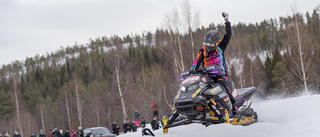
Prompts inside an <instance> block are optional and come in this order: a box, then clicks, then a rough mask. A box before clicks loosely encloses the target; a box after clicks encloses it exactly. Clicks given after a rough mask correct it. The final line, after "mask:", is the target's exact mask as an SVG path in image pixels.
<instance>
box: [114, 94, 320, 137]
mask: <svg viewBox="0 0 320 137" xmlns="http://www.w3.org/2000/svg"><path fill="white" fill-rule="evenodd" d="M319 104H320V95H308V96H302V97H296V98H290V99H284V100H267V101H253V106H252V107H253V108H254V110H255V111H257V113H258V116H259V122H258V123H254V124H252V125H250V126H234V125H229V124H219V125H211V126H209V127H205V126H202V125H201V124H190V125H185V126H180V127H175V128H170V129H169V133H168V134H166V135H164V134H162V129H161V130H157V131H155V132H154V134H155V135H156V137H209V136H210V137H320V109H319V107H317V106H318V105H319ZM141 130H142V129H139V130H138V132H135V133H128V134H125V135H120V137H141V136H142V134H141Z"/></svg>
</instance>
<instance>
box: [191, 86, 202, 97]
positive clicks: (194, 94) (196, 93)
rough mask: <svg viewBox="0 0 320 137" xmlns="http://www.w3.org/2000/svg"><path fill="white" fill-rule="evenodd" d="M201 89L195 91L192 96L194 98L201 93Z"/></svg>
mask: <svg viewBox="0 0 320 137" xmlns="http://www.w3.org/2000/svg"><path fill="white" fill-rule="evenodd" d="M200 91H201V88H199V89H198V90H197V91H196V92H195V93H193V94H192V97H193V98H194V97H195V96H196V95H198V94H199V92H200Z"/></svg>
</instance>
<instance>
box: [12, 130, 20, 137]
mask: <svg viewBox="0 0 320 137" xmlns="http://www.w3.org/2000/svg"><path fill="white" fill-rule="evenodd" d="M13 137H21V135H20V134H19V133H18V131H14V135H13Z"/></svg>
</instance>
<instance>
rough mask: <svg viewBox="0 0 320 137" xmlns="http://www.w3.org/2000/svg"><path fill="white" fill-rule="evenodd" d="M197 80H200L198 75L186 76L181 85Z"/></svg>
mask: <svg viewBox="0 0 320 137" xmlns="http://www.w3.org/2000/svg"><path fill="white" fill-rule="evenodd" d="M198 80H200V77H199V76H194V77H188V78H187V79H185V80H183V81H182V85H183V84H186V83H191V82H195V81H198Z"/></svg>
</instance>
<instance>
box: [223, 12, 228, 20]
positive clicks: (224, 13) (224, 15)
mask: <svg viewBox="0 0 320 137" xmlns="http://www.w3.org/2000/svg"><path fill="white" fill-rule="evenodd" d="M222 17H224V21H226V22H228V21H229V20H228V17H229V14H228V13H226V12H222Z"/></svg>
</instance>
